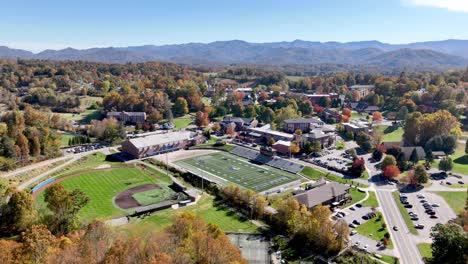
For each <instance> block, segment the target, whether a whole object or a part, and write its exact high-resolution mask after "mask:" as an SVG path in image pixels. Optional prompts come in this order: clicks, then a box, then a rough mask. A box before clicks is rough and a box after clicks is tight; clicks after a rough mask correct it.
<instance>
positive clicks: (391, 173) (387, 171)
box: [383, 165, 401, 178]
mask: <svg viewBox="0 0 468 264" xmlns="http://www.w3.org/2000/svg"><path fill="white" fill-rule="evenodd" d="M400 173H401V172H400V169H399V168H398V167H397V166H395V165H388V166H386V167H385V168H384V169H383V174H384V176H385V177H387V178H395V177H396V176H398V175H399V174H400Z"/></svg>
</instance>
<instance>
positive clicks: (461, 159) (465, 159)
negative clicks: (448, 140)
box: [453, 155, 468, 165]
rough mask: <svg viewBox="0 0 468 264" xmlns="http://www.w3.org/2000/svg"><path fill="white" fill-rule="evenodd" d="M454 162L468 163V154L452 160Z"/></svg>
mask: <svg viewBox="0 0 468 264" xmlns="http://www.w3.org/2000/svg"><path fill="white" fill-rule="evenodd" d="M453 162H454V163H458V164H463V165H467V164H468V155H465V156H461V157H459V158H456V159H454V160H453Z"/></svg>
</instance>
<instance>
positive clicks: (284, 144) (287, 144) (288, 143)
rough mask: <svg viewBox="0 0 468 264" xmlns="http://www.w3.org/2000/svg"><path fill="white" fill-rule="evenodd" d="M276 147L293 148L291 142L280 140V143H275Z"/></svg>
mask: <svg viewBox="0 0 468 264" xmlns="http://www.w3.org/2000/svg"><path fill="white" fill-rule="evenodd" d="M275 145H283V146H287V147H290V146H291V141H284V140H278V141H276V142H275V144H273V146H275Z"/></svg>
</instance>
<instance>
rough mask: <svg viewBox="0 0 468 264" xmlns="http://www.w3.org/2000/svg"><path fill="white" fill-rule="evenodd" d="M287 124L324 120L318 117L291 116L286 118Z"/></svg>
mask: <svg viewBox="0 0 468 264" xmlns="http://www.w3.org/2000/svg"><path fill="white" fill-rule="evenodd" d="M284 123H286V124H302V123H309V124H310V123H322V120H320V119H317V118H291V119H286V120H284Z"/></svg>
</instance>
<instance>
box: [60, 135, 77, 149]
mask: <svg viewBox="0 0 468 264" xmlns="http://www.w3.org/2000/svg"><path fill="white" fill-rule="evenodd" d="M60 136H62V137H61V139H60V146H61V147H62V148H65V147H68V140H70V139H72V138H73V137H74V135H71V134H60Z"/></svg>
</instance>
